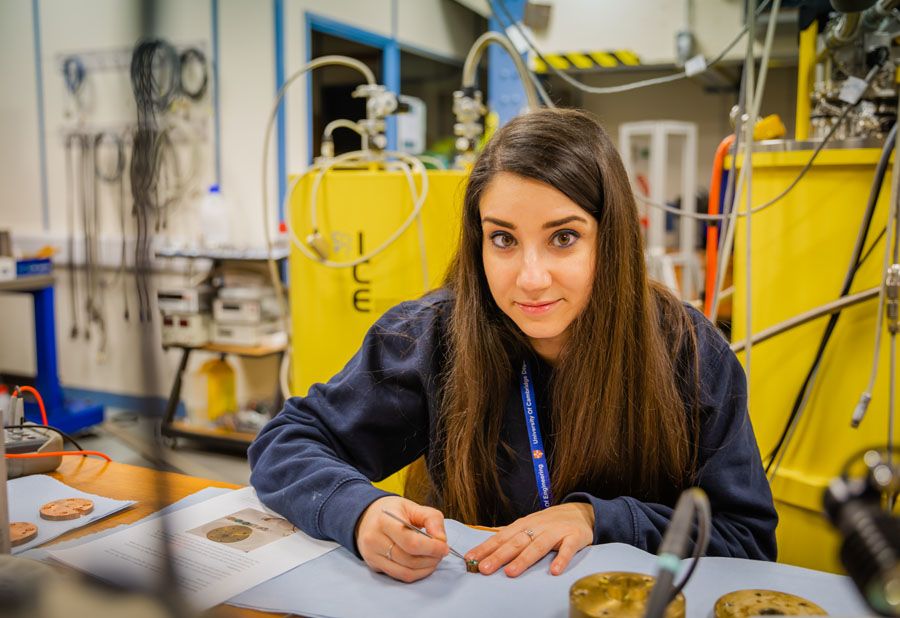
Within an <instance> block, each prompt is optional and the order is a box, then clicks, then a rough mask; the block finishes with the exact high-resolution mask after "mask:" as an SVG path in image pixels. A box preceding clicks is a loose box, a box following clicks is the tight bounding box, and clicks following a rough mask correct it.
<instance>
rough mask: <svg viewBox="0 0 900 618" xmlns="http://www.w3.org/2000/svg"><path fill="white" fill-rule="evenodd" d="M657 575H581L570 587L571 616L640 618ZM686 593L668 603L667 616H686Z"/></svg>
mask: <svg viewBox="0 0 900 618" xmlns="http://www.w3.org/2000/svg"><path fill="white" fill-rule="evenodd" d="M655 581H656V578H655V577H652V576H650V575H645V574H643V573H625V572H619V571H615V572H609V573H594V574H593V575H588V576H587V577H582V578H581V579H579V580H578V581H576V582H575V583H574V584H572V587H571V588H569V617H570V618H602V617H605V616H610V617H612V616H616V617H621V618H641V617H642V616H643V615H644V613H645V611H646V609H647V599H648V598H649V597H650V591H651V590H652V589H653V584H654V582H655ZM685 607H686V606H685V600H684V595H683V594H680V593H679V595H678V596H677V597H675V600H674V601H672V603H670V604H669V607H668V609H667V610H666V614H665V617H666V618H684V616H685Z"/></svg>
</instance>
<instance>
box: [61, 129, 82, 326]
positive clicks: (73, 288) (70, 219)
mask: <svg viewBox="0 0 900 618" xmlns="http://www.w3.org/2000/svg"><path fill="white" fill-rule="evenodd" d="M83 139H84V137H83V136H82V135H80V134H78V133H70V134H68V135H67V136H66V141H65V153H66V223H67V227H68V230H67V232H68V238H67V239H66V246H67V251H68V253H69V272H68V275H69V276H68V280H69V308H70V310H71V316H70V319H71V320H72V329H71V330H70V331H69V338H70V339H77V338H78V276H77V274H76V272H75V208H76V206H75V167H74V160H73V156H72V149H73V145H74V144H75V143H76V142H77V141H79V140H83Z"/></svg>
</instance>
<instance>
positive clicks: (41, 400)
mask: <svg viewBox="0 0 900 618" xmlns="http://www.w3.org/2000/svg"><path fill="white" fill-rule="evenodd" d="M19 391H22V392H23V393H31V394H32V395H34V398H35V399H36V400H37V404H38V408H39V409H40V411H41V420H42V421H44V425H49V424H50V423H49V422H48V421H47V409H46V408H45V407H44V398H43V397H41V394H40V393H39V392H38V391H37V389H36V388H33V387H31V386H17V387H16V390H14V391H13V394H12V396H13V397H15V396H17V395H18V394H19Z"/></svg>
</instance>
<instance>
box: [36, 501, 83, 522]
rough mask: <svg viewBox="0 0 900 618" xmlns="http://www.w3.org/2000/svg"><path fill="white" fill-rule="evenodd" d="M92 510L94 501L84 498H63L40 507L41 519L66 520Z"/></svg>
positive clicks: (76, 517) (81, 515)
mask: <svg viewBox="0 0 900 618" xmlns="http://www.w3.org/2000/svg"><path fill="white" fill-rule="evenodd" d="M93 510H94V503H93V501H91V500H88V499H86V498H63V499H62V500H54V501H53V502H48V503H47V504H45V505H44V506H42V507H41V519H46V520H48V521H67V520H70V519H78V518H79V517H84V516H85V515H87V514H88V513H90V512H91V511H93Z"/></svg>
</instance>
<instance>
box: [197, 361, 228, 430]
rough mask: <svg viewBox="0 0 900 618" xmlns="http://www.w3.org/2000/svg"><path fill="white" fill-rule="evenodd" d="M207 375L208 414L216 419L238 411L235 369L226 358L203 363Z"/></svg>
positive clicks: (210, 417) (202, 368)
mask: <svg viewBox="0 0 900 618" xmlns="http://www.w3.org/2000/svg"><path fill="white" fill-rule="evenodd" d="M200 372H201V373H202V374H204V375H205V376H206V415H207V416H208V417H209V420H211V421H215V420H216V419H218V418H219V417H220V416H222V415H223V414H231V413H233V412H236V411H237V392H236V386H235V377H234V369H233V368H232V367H231V365H230V364H228V361H226V360H224V359H218V358H215V359H212V360H209V361H206V362H205V363H203V365H201V367H200Z"/></svg>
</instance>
